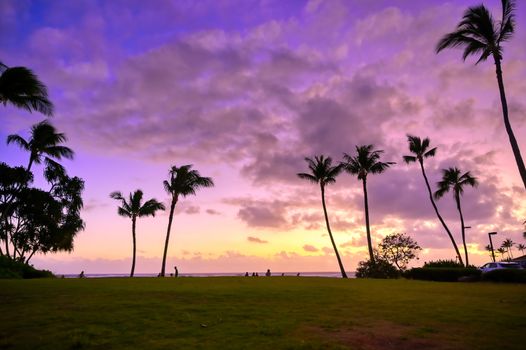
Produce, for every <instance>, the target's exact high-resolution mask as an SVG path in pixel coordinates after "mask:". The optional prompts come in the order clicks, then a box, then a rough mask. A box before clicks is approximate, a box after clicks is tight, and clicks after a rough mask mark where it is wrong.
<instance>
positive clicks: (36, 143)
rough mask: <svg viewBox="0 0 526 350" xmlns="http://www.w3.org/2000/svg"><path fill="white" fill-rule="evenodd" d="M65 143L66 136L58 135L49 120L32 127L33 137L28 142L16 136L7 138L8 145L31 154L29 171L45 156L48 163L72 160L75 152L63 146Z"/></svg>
mask: <svg viewBox="0 0 526 350" xmlns="http://www.w3.org/2000/svg"><path fill="white" fill-rule="evenodd" d="M65 141H67V138H66V135H64V134H63V133H57V129H55V127H54V126H53V125H51V123H50V122H49V121H47V120H43V121H41V122H40V123H37V124H35V125H33V126H32V127H31V137H30V138H29V140H28V141H26V140H25V139H24V138H23V137H22V136H20V135H16V134H15V135H9V136H7V144H10V143H15V144H17V145H18V146H20V148H22V149H24V150H26V151H28V152H29V163H28V165H27V171H30V170H31V166H32V165H33V163H36V164H40V163H41V162H42V157H43V156H44V159H45V160H46V161H47V162H52V161H53V159H58V160H60V159H62V158H67V159H72V158H73V155H74V153H73V151H72V150H71V149H70V148H68V147H66V146H62V145H61V143H63V142H65Z"/></svg>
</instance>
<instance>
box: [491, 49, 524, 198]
mask: <svg viewBox="0 0 526 350" xmlns="http://www.w3.org/2000/svg"><path fill="white" fill-rule="evenodd" d="M494 58H495V66H496V72H497V81H498V83H499V92H500V102H501V104H502V115H503V117H504V126H505V127H506V132H507V133H508V138H509V139H510V144H511V149H512V150H513V155H514V156H515V162H516V163H517V167H518V168H519V173H520V176H521V179H522V183H523V184H524V188H525V189H526V167H525V166H524V161H523V160H522V156H521V151H520V148H519V144H518V143H517V140H516V139H515V135H514V134H513V129H512V128H511V124H510V119H509V117H508V103H507V102H506V92H505V91H504V81H503V79H502V67H501V65H500V58H498V57H494Z"/></svg>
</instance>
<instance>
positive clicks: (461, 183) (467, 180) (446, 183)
mask: <svg viewBox="0 0 526 350" xmlns="http://www.w3.org/2000/svg"><path fill="white" fill-rule="evenodd" d="M477 185H478V182H477V179H476V178H475V177H473V176H471V174H470V173H469V171H468V172H465V173H464V174H462V175H461V172H460V170H459V169H458V168H448V169H443V170H442V181H439V182H438V183H437V187H438V190H436V192H435V198H436V199H440V198H442V197H443V196H444V194H446V193H447V192H449V191H450V190H452V191H453V197H454V198H455V202H456V204H457V210H458V213H459V215H460V229H461V232H462V244H463V245H464V253H465V254H466V266H469V257H468V247H467V245H466V226H465V225H464V216H463V215H462V208H461V206H460V196H461V195H462V193H464V187H465V186H471V187H475V186H477Z"/></svg>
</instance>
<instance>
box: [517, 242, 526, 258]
mask: <svg viewBox="0 0 526 350" xmlns="http://www.w3.org/2000/svg"><path fill="white" fill-rule="evenodd" d="M517 250H520V252H521V253H522V254H523V255H524V250H526V245H525V244H522V243H519V244H517Z"/></svg>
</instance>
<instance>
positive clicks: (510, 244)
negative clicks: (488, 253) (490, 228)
mask: <svg viewBox="0 0 526 350" xmlns="http://www.w3.org/2000/svg"><path fill="white" fill-rule="evenodd" d="M514 245H515V242H513V241H512V240H511V239H510V238H506V239H505V240H504V242H502V248H505V249H506V251H507V253H508V259H513V252H512V251H511V248H513V246H514Z"/></svg>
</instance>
